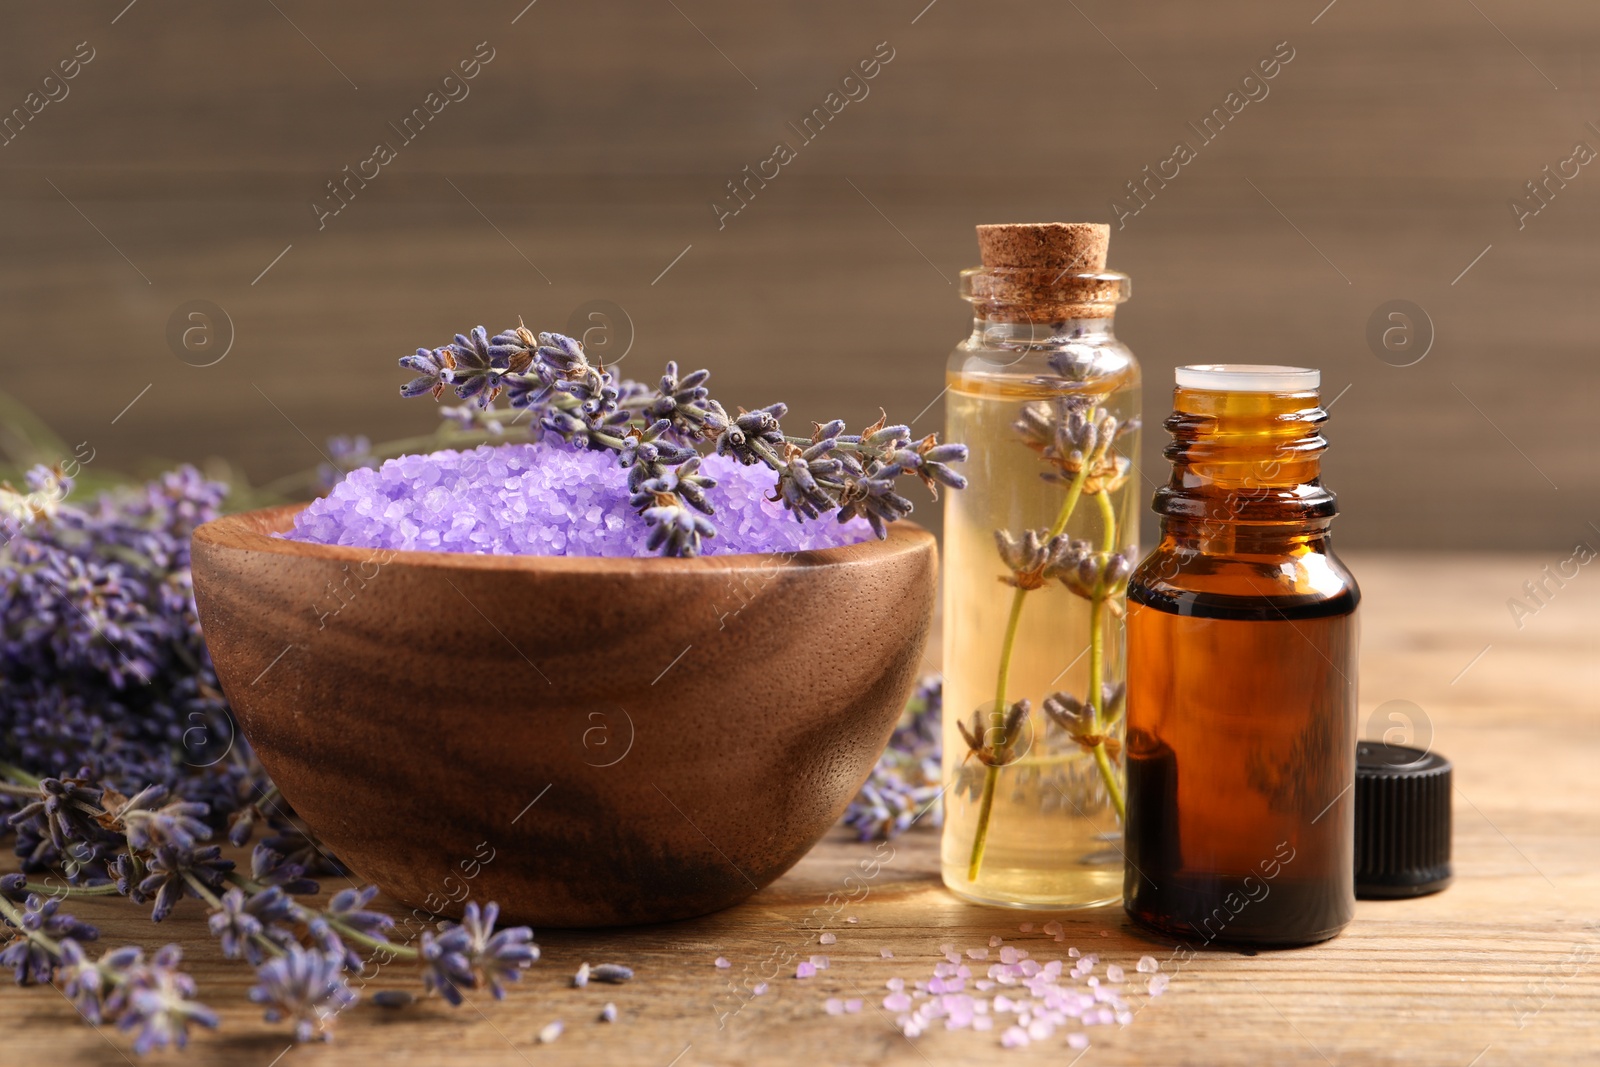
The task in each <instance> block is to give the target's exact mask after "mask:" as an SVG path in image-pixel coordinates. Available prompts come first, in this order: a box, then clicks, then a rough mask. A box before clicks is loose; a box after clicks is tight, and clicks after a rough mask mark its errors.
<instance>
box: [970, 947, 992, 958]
mask: <svg viewBox="0 0 1600 1067" xmlns="http://www.w3.org/2000/svg"><path fill="white" fill-rule="evenodd" d="M967 955H968V956H971V957H972V958H973V959H975V960H986V959H988V958H989V950H988V949H986V948H969V949H967Z"/></svg>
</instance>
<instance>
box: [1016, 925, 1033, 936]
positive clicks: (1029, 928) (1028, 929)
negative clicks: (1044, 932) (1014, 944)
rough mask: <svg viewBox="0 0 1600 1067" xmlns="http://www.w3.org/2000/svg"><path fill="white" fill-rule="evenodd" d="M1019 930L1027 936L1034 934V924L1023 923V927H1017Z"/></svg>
mask: <svg viewBox="0 0 1600 1067" xmlns="http://www.w3.org/2000/svg"><path fill="white" fill-rule="evenodd" d="M1017 929H1018V930H1021V931H1022V932H1023V933H1025V934H1031V933H1033V924H1032V923H1023V924H1022V925H1021V926H1019V927H1017Z"/></svg>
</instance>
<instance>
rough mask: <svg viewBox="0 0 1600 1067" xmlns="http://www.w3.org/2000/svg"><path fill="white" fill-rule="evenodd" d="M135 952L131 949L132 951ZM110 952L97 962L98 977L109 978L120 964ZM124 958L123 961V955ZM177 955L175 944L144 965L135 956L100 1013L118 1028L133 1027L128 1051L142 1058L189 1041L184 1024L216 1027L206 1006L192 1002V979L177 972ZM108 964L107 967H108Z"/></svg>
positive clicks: (178, 960)
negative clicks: (158, 1050)
mask: <svg viewBox="0 0 1600 1067" xmlns="http://www.w3.org/2000/svg"><path fill="white" fill-rule="evenodd" d="M123 951H127V950H123ZM133 951H134V952H135V953H137V951H138V950H137V949H135V950H133ZM115 956H116V954H115V953H112V954H109V955H107V956H106V957H104V958H102V960H101V963H100V970H101V973H102V974H106V973H107V972H110V973H112V974H115V973H116V972H115V968H116V967H117V966H118V964H119V963H120V962H121V961H120V960H115V959H113V957H115ZM124 958H126V957H124ZM182 958H183V951H182V949H180V948H179V947H178V946H177V945H167V946H166V947H164V948H162V949H160V950H159V951H157V952H156V954H155V956H154V957H152V958H151V959H150V961H149V962H148V963H146V962H143V961H142V960H140V959H139V958H138V957H137V956H135V957H134V962H133V963H132V964H131V965H129V966H128V967H127V968H126V970H124V971H123V972H122V973H121V975H120V978H119V980H118V981H117V984H116V986H115V989H114V990H113V991H112V993H111V995H110V996H109V997H107V998H106V1001H105V1005H104V1009H103V1010H104V1012H105V1014H106V1015H107V1016H108V1017H115V1018H116V1020H117V1028H118V1029H119V1030H132V1029H135V1028H137V1030H138V1034H137V1035H136V1036H135V1037H134V1039H133V1051H134V1053H135V1054H136V1055H140V1056H143V1055H145V1054H146V1053H148V1052H151V1051H153V1050H155V1049H159V1048H166V1047H167V1046H169V1045H170V1046H172V1047H173V1048H183V1047H185V1046H186V1045H187V1044H188V1043H189V1027H190V1025H197V1026H204V1027H205V1028H206V1029H208V1030H215V1029H216V1028H217V1015H216V1013H215V1012H214V1011H212V1010H211V1009H210V1008H208V1007H206V1006H205V1005H204V1004H201V1003H200V1002H199V1001H197V1000H195V999H193V998H194V995H195V984H194V979H193V978H190V977H189V976H188V975H187V974H185V973H184V972H182V971H180V970H178V963H179V962H180V961H181V960H182ZM108 963H109V966H108Z"/></svg>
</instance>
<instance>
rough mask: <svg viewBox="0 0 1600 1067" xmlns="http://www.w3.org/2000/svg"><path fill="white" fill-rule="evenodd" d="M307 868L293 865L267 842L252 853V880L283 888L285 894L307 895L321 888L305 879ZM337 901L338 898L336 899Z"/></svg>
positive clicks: (296, 864)
mask: <svg viewBox="0 0 1600 1067" xmlns="http://www.w3.org/2000/svg"><path fill="white" fill-rule="evenodd" d="M305 873H306V871H305V868H304V867H302V866H301V865H300V864H298V863H291V862H290V861H289V860H287V859H285V858H284V857H283V856H281V855H279V854H278V853H277V852H276V851H274V850H273V849H272V848H270V847H269V846H268V845H267V843H266V842H265V841H263V842H261V843H260V844H258V845H256V847H255V848H254V849H252V850H251V852H250V880H251V881H253V882H257V883H259V884H261V885H270V886H282V887H283V891H284V892H285V893H292V894H296V895H301V896H303V895H306V894H309V893H315V892H317V890H318V889H319V888H320V887H319V886H318V885H317V883H316V882H314V881H312V880H311V879H310V878H306V877H305ZM335 899H337V898H335Z"/></svg>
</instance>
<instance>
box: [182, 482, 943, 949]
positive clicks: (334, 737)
mask: <svg viewBox="0 0 1600 1067" xmlns="http://www.w3.org/2000/svg"><path fill="white" fill-rule="evenodd" d="M302 506H303V505H296V506H290V507H280V508H269V509H266V510H262V511H252V512H248V513H245V514H240V515H230V516H228V517H226V518H222V519H218V520H217V521H215V522H210V523H207V524H205V525H204V526H202V527H200V528H199V529H198V530H196V531H195V535H194V553H193V568H194V591H195V601H196V603H197V604H198V605H199V610H200V621H201V624H202V626H203V627H204V630H205V638H206V644H207V646H208V647H209V648H210V650H211V658H212V660H213V661H214V662H215V664H216V670H217V676H218V678H219V679H220V680H221V682H222V688H223V689H224V691H225V692H226V693H227V696H228V700H229V702H230V703H231V704H232V706H233V711H234V714H235V716H236V717H237V719H238V722H239V726H240V727H241V729H242V732H243V733H244V736H245V737H247V738H248V739H249V741H250V744H251V745H252V746H253V747H254V749H255V751H256V754H257V755H258V756H259V757H260V759H261V762H262V764H263V765H265V767H266V769H267V771H268V772H269V773H270V774H271V775H272V780H273V781H274V782H275V783H277V785H278V787H279V789H280V790H282V792H283V795H284V797H286V798H287V799H288V801H289V802H290V803H291V804H293V806H294V810H295V811H296V812H297V813H298V814H299V815H300V816H301V817H302V818H304V820H305V821H306V823H307V824H308V825H309V826H310V827H311V828H312V829H313V830H315V831H316V833H317V835H318V836H319V837H320V838H321V839H322V840H323V841H324V842H326V843H327V845H328V847H329V848H330V849H331V850H332V851H333V852H334V854H336V855H337V856H338V857H339V859H340V860H342V861H343V862H344V863H346V864H347V865H349V866H350V867H351V868H352V869H353V870H354V871H355V872H356V873H357V874H359V875H360V876H361V877H363V878H365V879H368V880H370V881H373V882H376V883H377V884H378V885H379V886H381V887H383V889H384V890H386V891H387V892H389V893H390V894H393V895H394V896H396V897H399V898H400V899H401V900H404V901H406V902H407V903H409V904H412V905H413V906H415V907H417V908H420V909H425V910H427V911H432V912H436V913H439V914H449V915H459V914H460V912H461V907H462V905H463V904H464V903H465V902H466V901H467V900H468V899H473V900H477V901H479V902H487V901H490V900H495V901H498V902H499V903H500V906H501V908H502V910H503V911H504V912H505V913H506V914H507V915H508V916H509V917H510V918H512V919H515V920H517V921H521V922H529V923H535V924H540V925H545V926H604V925H615V924H629V923H647V922H657V921H661V920H667V919H681V918H687V917H690V916H694V915H703V914H705V913H707V912H711V911H716V910H717V909H719V908H726V907H728V906H730V905H732V904H736V903H738V902H739V901H741V900H743V899H745V898H746V897H748V896H750V895H751V894H752V893H754V892H756V891H757V890H758V889H760V888H761V887H762V886H764V885H766V884H767V883H769V882H771V881H772V880H773V879H775V878H777V877H778V876H779V875H780V874H782V873H783V872H784V871H786V870H788V869H789V868H790V867H791V866H793V865H794V863H795V862H796V861H798V860H799V859H800V857H801V856H803V855H804V854H805V853H806V852H807V850H809V849H810V848H811V846H812V845H814V844H815V843H816V842H817V841H818V839H820V838H821V837H822V835H823V834H824V833H825V832H826V831H827V830H828V828H829V827H830V826H832V825H833V824H834V822H835V821H836V820H837V819H838V818H839V816H840V814H841V813H842V812H843V810H844V807H845V805H846V804H847V803H848V802H849V800H850V798H851V797H852V796H854V795H855V792H856V790H857V789H858V788H860V786H861V783H862V782H863V781H864V780H865V779H866V776H867V773H868V772H869V771H870V770H871V769H872V765H873V763H874V761H875V760H876V759H877V757H878V755H879V753H881V752H882V751H883V747H884V745H885V743H886V742H887V741H888V738H889V734H890V733H891V731H892V730H893V728H894V724H895V722H896V719H897V717H898V716H899V714H900V711H901V707H902V705H903V704H904V702H905V700H906V697H907V695H908V694H909V692H910V690H911V687H912V685H913V684H914V682H915V680H916V677H917V674H918V666H919V663H920V661H921V657H922V650H923V644H924V642H925V640H926V637H927V633H928V628H929V625H930V622H931V618H932V613H933V600H934V586H935V575H936V570H937V553H936V549H935V543H934V539H933V537H932V536H931V535H930V534H929V533H928V532H927V531H926V530H923V529H921V528H919V527H916V526H913V525H912V524H910V523H903V522H902V523H897V524H895V525H894V526H893V527H892V528H891V529H892V532H891V533H890V535H889V538H888V540H886V541H881V542H880V541H868V542H865V543H862V544H858V545H850V546H847V547H844V548H830V549H824V550H820V551H814V552H802V553H796V554H779V555H746V556H712V557H706V558H700V559H634V558H627V559H599V558H565V557H535V556H477V555H462V554H457V553H443V552H395V551H392V550H376V549H366V548H352V547H340V546H330V545H315V544H305V543H301V542H297V541H286V540H283V539H281V538H276V537H273V536H271V535H272V534H274V533H279V532H282V531H285V530H287V529H289V527H290V525H291V523H292V521H293V519H294V516H295V514H296V512H298V511H299V510H300V507H302Z"/></svg>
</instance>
